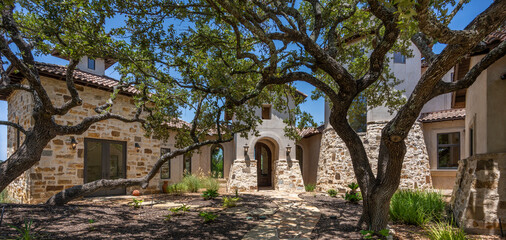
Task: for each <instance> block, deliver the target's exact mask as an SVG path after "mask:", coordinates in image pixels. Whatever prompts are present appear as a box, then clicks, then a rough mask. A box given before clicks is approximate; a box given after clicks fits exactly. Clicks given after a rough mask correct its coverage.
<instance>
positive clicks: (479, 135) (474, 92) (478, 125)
mask: <svg viewBox="0 0 506 240" xmlns="http://www.w3.org/2000/svg"><path fill="white" fill-rule="evenodd" d="M482 57H483V56H475V57H472V58H471V62H470V66H471V67H472V66H474V65H475V64H476V63H477V62H478V61H479V60H480V59H481V58H482ZM487 94H488V90H487V70H485V71H483V72H482V73H481V74H480V75H479V76H478V77H477V78H476V81H475V82H474V83H473V85H471V86H470V87H469V88H468V89H467V93H466V100H467V99H472V101H466V142H468V143H469V139H470V136H469V134H470V130H469V129H470V128H471V126H474V136H475V137H474V146H475V154H480V153H486V152H487V140H488V139H487V114H488V113H487V112H488V108H487V97H486V96H487ZM469 156H470V149H469V146H466V157H469Z"/></svg>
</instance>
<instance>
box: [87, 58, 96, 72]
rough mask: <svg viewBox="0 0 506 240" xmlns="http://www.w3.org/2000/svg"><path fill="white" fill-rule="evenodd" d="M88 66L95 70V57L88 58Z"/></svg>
mask: <svg viewBox="0 0 506 240" xmlns="http://www.w3.org/2000/svg"><path fill="white" fill-rule="evenodd" d="M88 68H89V69H91V70H95V59H91V58H88Z"/></svg>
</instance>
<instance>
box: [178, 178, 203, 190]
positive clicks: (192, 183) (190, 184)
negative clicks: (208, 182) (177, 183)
mask: <svg viewBox="0 0 506 240" xmlns="http://www.w3.org/2000/svg"><path fill="white" fill-rule="evenodd" d="M181 184H183V186H184V187H185V188H186V190H187V191H189V192H198V191H199V189H200V187H201V183H200V179H199V178H198V177H197V176H195V175H191V174H188V175H186V176H184V177H183V181H181Z"/></svg>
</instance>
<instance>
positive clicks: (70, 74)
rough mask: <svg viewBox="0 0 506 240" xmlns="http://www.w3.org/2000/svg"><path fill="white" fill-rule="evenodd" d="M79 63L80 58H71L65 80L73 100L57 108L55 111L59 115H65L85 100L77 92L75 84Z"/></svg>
mask: <svg viewBox="0 0 506 240" xmlns="http://www.w3.org/2000/svg"><path fill="white" fill-rule="evenodd" d="M77 64H79V61H78V60H75V59H70V63H69V65H68V67H67V70H66V73H65V81H66V83H67V89H68V90H69V92H70V96H71V100H70V101H68V102H66V103H65V104H63V106H61V107H59V108H55V110H54V113H55V114H57V115H65V114H67V112H68V111H69V110H70V109H72V108H74V107H76V106H80V105H81V104H82V102H83V101H82V100H81V98H80V97H79V93H78V92H77V89H76V86H75V84H74V70H75V69H76V66H77Z"/></svg>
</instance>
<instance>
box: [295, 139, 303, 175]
mask: <svg viewBox="0 0 506 240" xmlns="http://www.w3.org/2000/svg"><path fill="white" fill-rule="evenodd" d="M295 158H296V159H297V160H299V166H300V174H304V152H303V151H302V147H301V146H299V145H297V147H296V148H295Z"/></svg>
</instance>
